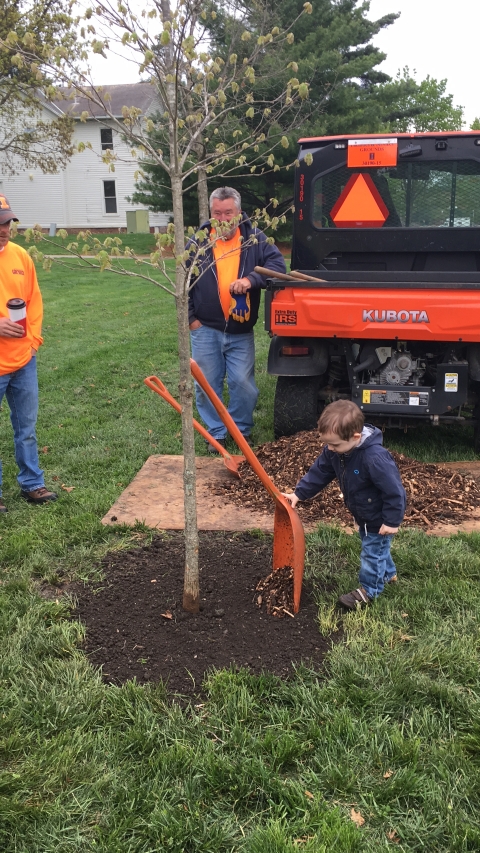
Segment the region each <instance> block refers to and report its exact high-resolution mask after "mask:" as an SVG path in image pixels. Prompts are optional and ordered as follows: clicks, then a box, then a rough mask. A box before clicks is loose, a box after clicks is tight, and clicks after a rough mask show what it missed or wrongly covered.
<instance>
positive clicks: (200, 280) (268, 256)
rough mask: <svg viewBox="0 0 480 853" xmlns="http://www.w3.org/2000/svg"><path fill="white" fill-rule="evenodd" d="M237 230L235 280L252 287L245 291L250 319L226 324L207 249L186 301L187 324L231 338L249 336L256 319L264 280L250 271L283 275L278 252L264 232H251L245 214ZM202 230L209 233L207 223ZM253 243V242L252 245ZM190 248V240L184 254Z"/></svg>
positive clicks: (284, 268)
mask: <svg viewBox="0 0 480 853" xmlns="http://www.w3.org/2000/svg"><path fill="white" fill-rule="evenodd" d="M239 227H240V233H241V235H242V237H243V242H244V245H243V246H242V249H241V251H240V265H239V269H238V278H248V279H249V281H250V283H251V285H252V286H251V288H250V290H249V291H248V293H249V295H250V319H249V320H247V321H246V322H245V323H239V322H238V321H237V320H233V319H232V317H229V318H228V320H225V316H224V314H223V309H222V306H221V303H220V295H219V290H218V279H217V270H216V267H215V263H214V261H213V252H212V249H211V248H209V249H206V250H205V255H203V257H199V258H198V260H197V261H196V262H195V263H196V265H197V266H198V267H199V270H200V271H199V274H198V276H197V277H196V278H195V279H194V280H193V287H192V288H191V290H190V294H189V298H188V320H189V323H193V321H194V320H200V322H201V324H202V326H210V327H211V328H213V329H218V331H220V332H224V331H225V332H229V333H230V334H234V335H235V334H237V335H241V334H245V332H250V331H251V330H252V329H253V327H254V325H255V323H256V322H257V319H258V309H259V306H260V294H261V289H262V287H263V286H264V284H265V279H264V278H263V276H261V275H259V273H256V272H254V271H253V270H254V267H256V266H259V267H267V269H269V270H272V277H273V278H274V277H275V273H276V272H286V266H285V261H284V260H283V257H282V254H281V252H280V250H279V249H277V247H276V246H274V245H272V244H270V243H267V238H266V236H265V234H264V233H263V231H260V230H259V229H258V228H253V226H252V223H251V222H250V220H249V218H248V216H247V215H246V214H245V213H243V214H242V220H241V222H240V226H239ZM201 228H202V230H203V229H205V230H206V231H207V233H210V228H211V226H210V223H209V222H205V223H204V224H203V225H202V226H201ZM253 240H255V241H256V242H253ZM248 241H251V242H248ZM192 245H195V241H194V240H190V241H189V242H188V243H187V250H188V249H189V247H192Z"/></svg>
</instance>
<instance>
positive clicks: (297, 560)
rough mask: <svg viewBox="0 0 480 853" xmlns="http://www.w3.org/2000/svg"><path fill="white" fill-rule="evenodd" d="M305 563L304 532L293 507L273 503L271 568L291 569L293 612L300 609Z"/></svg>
mask: <svg viewBox="0 0 480 853" xmlns="http://www.w3.org/2000/svg"><path fill="white" fill-rule="evenodd" d="M289 509H290V511H289ZM304 565H305V533H304V530H303V525H302V522H301V521H300V518H299V517H298V515H297V513H296V512H295V510H294V509H291V508H289V507H288V506H284V505H283V504H281V503H280V502H279V501H276V503H275V516H274V520H273V570H274V571H276V570H277V569H281V568H283V566H291V567H292V569H293V612H294V613H298V611H299V610H300V598H301V595H302V583H303V570H304Z"/></svg>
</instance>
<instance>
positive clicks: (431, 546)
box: [0, 266, 480, 853]
mask: <svg viewBox="0 0 480 853" xmlns="http://www.w3.org/2000/svg"><path fill="white" fill-rule="evenodd" d="M40 279H41V286H42V292H43V295H44V300H45V324H44V333H45V346H44V347H43V348H42V350H41V352H40V355H39V376H40V386H41V406H40V418H39V424H38V437H39V445H40V449H41V459H42V464H43V467H44V468H45V475H46V482H47V485H48V486H55V487H56V488H58V490H59V492H60V495H61V498H60V500H59V501H57V502H56V503H55V504H53V505H51V506H45V507H30V506H28V505H26V504H25V503H24V502H21V501H20V499H19V497H18V487H17V485H16V482H15V475H16V470H15V466H14V464H13V461H12V445H13V443H12V436H11V428H10V424H9V421H8V411H7V407H6V405H4V406H3V410H1V411H0V424H1V429H0V456H1V458H2V460H3V462H4V496H5V500H6V502H7V504H8V507H9V513H8V515H7V516H6V517H3V518H2V519H1V521H0V566H1V570H0V637H1V645H0V755H1V758H0V761H1V765H0V850H2V851H5V853H73V851H75V853H76V852H77V851H78V853H91V851H102V853H163V851H173V853H236V851H241V853H294V851H306V853H357V851H366V853H377V851H382V850H385V851H388V850H398V851H405V853H411V851H425V850H427V851H429V853H433V851H435V853H437V851H438V853H468V851H478V850H480V829H479V826H480V824H479V821H478V800H479V795H480V783H479V781H478V780H479V773H478V770H479V759H480V701H479V690H480V676H479V649H480V598H479V594H478V588H479V580H480V536H479V535H476V534H474V535H470V536H466V535H460V536H457V537H454V538H452V539H434V538H429V537H427V536H425V535H424V534H423V533H418V532H415V531H403V532H401V533H400V534H399V536H398V537H397V538H396V541H395V544H394V549H393V553H394V557H395V559H396V562H397V565H398V569H399V576H400V582H399V584H398V585H397V587H396V588H389V589H388V590H387V591H386V593H385V595H384V596H382V598H381V599H380V600H379V601H378V602H377V603H376V604H375V605H374V606H372V607H371V608H370V609H369V610H367V611H363V612H361V613H358V614H350V615H348V616H346V617H338V616H337V615H336V613H335V611H334V608H333V604H334V601H335V597H336V595H337V594H338V592H339V591H344V590H345V589H346V588H349V589H350V588H351V585H352V584H354V583H355V581H356V574H357V565H358V553H359V546H358V542H357V541H356V538H355V537H351V536H348V535H346V534H344V533H342V532H340V531H338V530H335V529H333V528H328V527H321V528H319V529H318V531H317V533H315V534H312V535H311V536H309V538H308V554H307V561H308V567H307V570H308V573H309V575H310V576H311V577H312V578H313V579H314V580H315V578H317V577H318V578H322V580H324V579H327V580H328V581H329V584H330V585H331V586H332V587H333V590H332V593H331V596H330V597H329V598H328V599H327V600H325V599H322V600H319V630H321V631H323V632H328V631H330V630H331V629H332V628H337V627H339V626H340V625H341V626H343V628H344V639H343V641H342V642H341V643H340V644H338V645H336V646H334V647H332V650H331V653H330V656H329V660H328V667H327V670H326V672H324V673H323V674H321V675H318V674H317V673H315V672H312V671H310V670H309V669H307V668H304V669H300V670H299V671H298V673H297V677H296V678H295V679H294V680H293V681H292V682H291V683H286V682H283V681H280V680H279V679H276V678H274V677H272V676H270V675H268V673H266V674H265V675H264V676H263V677H252V676H250V675H248V674H247V673H233V672H218V673H211V674H210V676H209V678H208V681H207V685H206V687H207V700H206V701H205V702H204V703H203V704H201V705H200V704H199V705H198V706H195V705H194V706H189V707H186V708H181V707H179V706H178V705H176V704H174V703H172V701H171V700H170V699H168V698H167V696H166V693H165V690H164V688H163V686H162V685H151V686H147V687H139V686H138V685H136V684H135V683H130V684H126V685H124V686H123V687H112V686H105V685H103V684H102V682H101V679H100V677H99V674H98V673H97V672H95V671H94V670H92V668H91V667H90V665H89V663H88V662H87V660H86V658H85V656H84V655H83V652H82V651H81V646H80V641H81V639H82V628H81V626H79V625H78V624H77V623H75V622H70V621H69V620H68V613H69V611H68V607H67V603H66V602H65V601H64V600H62V599H61V598H59V599H58V600H57V601H55V600H52V601H46V600H44V599H42V598H41V597H40V596H39V595H38V593H37V588H38V587H37V584H38V581H39V580H40V579H47V580H49V581H50V582H53V583H55V582H56V581H58V580H59V579H60V578H72V579H85V580H92V579H94V578H98V569H97V560H98V558H99V557H100V556H101V555H102V554H103V553H105V551H106V550H108V549H112V548H122V547H130V546H131V545H132V544H138V543H142V542H145V541H148V537H149V535H150V534H149V533H148V531H145V530H144V529H142V527H141V526H140V525H139V526H137V528H135V529H132V528H127V527H122V528H110V527H107V528H104V527H103V526H102V525H101V524H100V519H101V517H102V516H103V515H104V513H105V512H106V511H107V509H108V508H109V507H110V506H111V504H112V503H113V502H114V500H115V499H116V498H117V497H118V495H119V494H120V492H121V491H122V490H123V488H124V487H125V486H126V485H127V484H128V483H129V482H130V481H131V480H132V478H133V477H134V475H135V474H136V473H137V471H138V470H139V468H140V467H141V465H142V464H143V462H144V461H145V460H146V459H147V457H148V456H149V455H151V454H152V453H181V441H180V422H179V417H178V415H177V414H176V413H175V412H174V411H173V410H172V409H170V408H169V407H168V406H167V405H166V404H165V403H163V401H162V400H160V398H159V397H158V396H157V395H155V394H153V393H152V392H151V391H149V390H148V389H146V388H145V386H144V385H143V379H144V377H145V376H147V375H148V374H151V373H156V374H157V375H159V376H160V378H161V379H162V380H163V381H164V382H165V384H166V385H167V386H168V387H169V389H170V390H171V391H172V392H173V393H174V394H175V393H176V383H177V367H176V354H175V353H176V334H175V320H174V306H173V303H172V302H171V301H169V300H168V297H167V296H166V295H165V294H163V293H162V292H161V291H160V290H159V289H156V288H155V287H154V286H153V285H148V284H146V283H143V282H137V283H135V282H132V281H126V280H123V279H121V278H116V277H115V276H114V274H112V273H103V274H98V273H93V272H91V271H89V270H86V269H85V268H82V267H81V266H78V267H77V268H75V269H70V270H67V269H58V268H54V270H53V271H52V272H51V273H49V274H47V273H44V272H41V273H40ZM257 342H258V384H259V387H260V392H261V394H260V405H259V409H258V411H257V418H256V426H255V437H256V439H257V441H259V442H262V441H267V440H269V439H271V438H272V395H273V386H274V382H273V380H272V378H271V377H269V376H268V375H267V373H266V355H267V350H268V336H267V335H266V334H265V333H264V332H263V331H262V329H261V324H259V326H258V329H257ZM387 444H388V445H389V446H392V447H393V446H394V447H396V448H398V449H403V450H405V451H407V452H410V453H418V455H421V456H422V458H426V459H440V458H444V457H445V456H446V455H448V456H449V458H455V457H456V458H465V457H467V456H472V455H473V454H472V453H471V450H470V448H469V442H468V435H463V433H457V432H456V431H454V430H447V429H443V430H441V431H440V430H439V431H432V430H426V431H419V432H418V433H413V434H412V435H407V436H404V435H403V434H400V435H392V436H390V435H387ZM197 449H198V452H199V453H204V452H205V451H204V446H203V442H202V440H201V439H198V445H197ZM62 485H63V486H65V487H67V488H69V489H70V488H73V490H72V491H65V489H62ZM112 630H113V627H112ZM352 810H353V811H352ZM355 814H357V815H360V816H361V817H357V820H358V821H359V822H360V823H361V820H363V821H364V823H363V824H362V825H361V826H357V824H356V823H355V822H354V821H353V820H352V819H351V818H352V816H353V817H355Z"/></svg>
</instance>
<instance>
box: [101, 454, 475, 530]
mask: <svg viewBox="0 0 480 853" xmlns="http://www.w3.org/2000/svg"><path fill="white" fill-rule="evenodd" d="M238 458H240V459H241V458H243V457H238ZM196 461H197V511H198V528H199V530H237V531H242V530H253V529H257V530H263V531H264V532H266V533H272V532H273V512H274V504H273V501H272V512H271V514H264V513H259V512H255V511H254V510H250V509H249V508H248V507H238V506H236V505H235V504H233V503H230V502H229V501H228V500H226V499H225V497H224V496H221V495H215V494H213V491H212V484H218V485H221V484H222V483H224V482H225V481H226V480H228V479H230V478H231V477H232V474H230V473H229V472H228V471H227V469H226V468H225V465H224V464H223V461H222V460H221V459H215V458H211V457H208V456H200V457H198V458H197V460H196ZM440 464H443V465H446V466H447V467H448V468H451V469H452V471H458V472H459V473H460V474H469V475H470V476H472V477H473V478H474V479H476V480H478V481H480V461H474V462H472V461H467V462H446V463H440ZM258 488H259V489H261V488H262V486H261V485H260V482H259V484H258ZM137 521H141V522H142V523H143V524H146V525H147V527H156V528H158V529H160V530H183V528H184V524H185V516H184V511H183V456H150V457H149V459H147V461H146V462H145V465H144V466H143V468H141V470H140V471H139V472H138V474H137V476H136V477H135V478H134V479H133V480H132V482H131V483H130V485H129V486H128V487H127V488H126V489H125V490H124V491H123V492H122V494H121V495H120V497H119V498H118V500H117V501H115V503H114V505H113V506H112V507H111V509H109V511H108V512H107V514H106V515H105V516H104V518H102V523H103V524H129V525H133V524H135V523H136V522H137ZM314 528H315V525H305V530H306V531H307V532H308V531H310V530H312V529H314ZM346 531H347V532H348V533H353V532H354V530H353V527H348V528H346ZM425 532H426V533H427V534H429V535H430V536H451V535H453V534H455V533H475V532H477V533H479V532H480V509H477V510H475V511H474V512H472V515H471V518H470V519H468V520H467V521H462V522H459V523H458V524H436V525H433V526H432V527H431V528H429V529H428V530H426V531H425Z"/></svg>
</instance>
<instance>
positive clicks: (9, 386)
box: [0, 356, 44, 495]
mask: <svg viewBox="0 0 480 853" xmlns="http://www.w3.org/2000/svg"><path fill="white" fill-rule="evenodd" d="M4 396H5V397H6V398H7V402H8V405H9V407H10V420H11V422H12V427H13V441H14V445H15V459H16V461H17V465H18V467H19V474H18V477H17V480H18V482H19V484H20V488H21V489H23V490H24V491H26V492H33V491H34V490H35V489H39V488H40V487H41V486H43V485H44V480H43V471H41V470H40V465H39V461H38V450H37V437H36V435H35V427H36V424H37V414H38V382H37V359H36V357H35V356H34V357H33V358H31V359H30V361H29V362H28V364H26V365H25V367H21V368H20V370H15V371H14V373H6V374H4V375H3V376H0V403H1V402H2V400H3V397H4ZM1 494H2V465H1V462H0V495H1Z"/></svg>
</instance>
